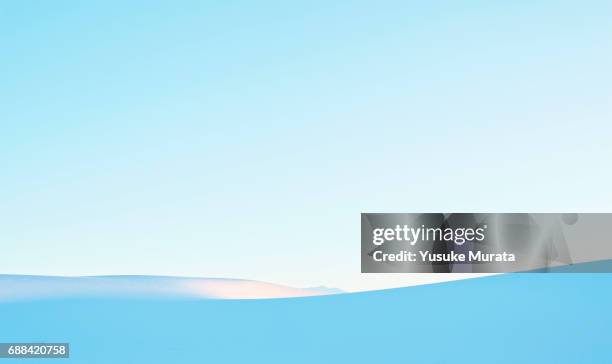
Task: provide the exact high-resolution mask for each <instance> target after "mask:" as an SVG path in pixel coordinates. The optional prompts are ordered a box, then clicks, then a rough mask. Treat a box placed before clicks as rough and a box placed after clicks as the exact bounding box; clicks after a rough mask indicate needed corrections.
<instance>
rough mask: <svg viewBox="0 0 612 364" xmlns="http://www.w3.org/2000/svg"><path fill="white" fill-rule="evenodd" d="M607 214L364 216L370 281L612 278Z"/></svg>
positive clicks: (611, 223)
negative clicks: (419, 276) (388, 277)
mask: <svg viewBox="0 0 612 364" xmlns="http://www.w3.org/2000/svg"><path fill="white" fill-rule="evenodd" d="M611 229H612V214H608V213H404V214H397V213H389V214H385V213H363V214H361V271H362V272H363V273H494V272H550V273H555V272H559V273H566V272H589V273H591V272H612V232H611Z"/></svg>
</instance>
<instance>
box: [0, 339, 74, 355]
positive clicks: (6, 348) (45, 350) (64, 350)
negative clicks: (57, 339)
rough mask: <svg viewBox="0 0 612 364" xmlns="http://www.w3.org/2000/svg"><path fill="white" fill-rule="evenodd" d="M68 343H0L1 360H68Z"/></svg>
mask: <svg viewBox="0 0 612 364" xmlns="http://www.w3.org/2000/svg"><path fill="white" fill-rule="evenodd" d="M69 356H70V345H69V344H68V343H0V358H10V359H19V358H23V359H27V358H68V357H69Z"/></svg>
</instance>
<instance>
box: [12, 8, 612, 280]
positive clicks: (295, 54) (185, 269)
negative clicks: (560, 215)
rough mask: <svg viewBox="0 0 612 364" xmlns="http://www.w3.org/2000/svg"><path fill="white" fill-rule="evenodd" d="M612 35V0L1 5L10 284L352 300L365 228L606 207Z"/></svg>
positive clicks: (611, 200)
mask: <svg viewBox="0 0 612 364" xmlns="http://www.w3.org/2000/svg"><path fill="white" fill-rule="evenodd" d="M610 19H612V3H610V2H609V1H581V2H577V1H574V2H565V1H515V2H508V1H498V2H491V1H465V2H458V1H435V2H421V3H416V2H413V3H410V2H405V1H338V2H329V1H304V2H281V1H231V2H229V1H214V2H213V1H208V2H206V1H203V2H185V1H178V2H170V1H167V2H148V1H147V2H140V3H137V2H132V3H131V4H126V3H125V2H110V1H104V2H103V1H98V2H80V3H79V2H74V1H58V2H42V1H40V2H34V1H30V2H23V1H5V2H2V3H1V4H0V70H1V71H0V167H1V172H0V244H1V246H2V252H1V253H0V273H24V274H66V275H81V274H170V275H196V276H218V277H240V278H252V279H260V280H266V281H272V282H276V283H285V284H291V285H298V286H301V285H319V284H326V285H332V286H341V287H348V288H351V287H359V286H361V285H365V284H367V282H366V281H367V280H368V279H374V278H370V277H363V276H362V275H360V274H359V270H360V266H359V233H360V230H359V222H360V220H359V213H360V212H415V211H445V212H451V211H533V212H535V211H559V212H561V211H576V210H577V211H607V212H609V211H610V206H611V204H612V195H611V193H610V187H609V186H610V185H612V174H611V172H610V167H609V164H610V156H612V146H611V143H610V139H611V137H612V113H611V112H612V106H611V105H612V86H611V85H612V67H611V66H612V42H611V41H610V39H612V22H611V21H610ZM384 279H387V278H384ZM388 279H390V280H391V279H393V280H406V281H410V280H411V279H413V278H411V276H409V275H402V276H394V277H391V278H388Z"/></svg>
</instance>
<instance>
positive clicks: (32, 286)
mask: <svg viewBox="0 0 612 364" xmlns="http://www.w3.org/2000/svg"><path fill="white" fill-rule="evenodd" d="M340 292H341V291H340V290H337V289H333V288H326V287H316V288H294V287H288V286H282V285H277V284H272V283H266V282H258V281H251V280H243V279H224V278H188V277H163V276H93V277H56V276H26V275H0V301H14V300H22V299H25V300H30V299H49V298H57V299H61V298H68V297H71V298H74V297H82V298H91V297H96V298H100V297H109V298H110V297H112V298H117V297H125V298H169V299H170V298H195V299H256V298H283V297H303V296H317V295H327V294H335V293H340Z"/></svg>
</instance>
